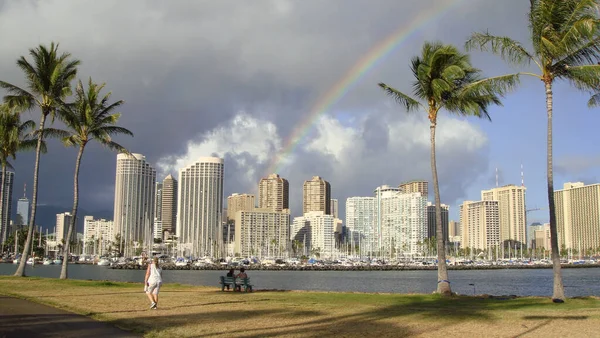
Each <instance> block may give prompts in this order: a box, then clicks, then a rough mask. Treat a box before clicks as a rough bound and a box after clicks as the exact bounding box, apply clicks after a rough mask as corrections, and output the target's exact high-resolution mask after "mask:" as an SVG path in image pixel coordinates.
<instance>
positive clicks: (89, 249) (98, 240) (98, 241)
mask: <svg viewBox="0 0 600 338" xmlns="http://www.w3.org/2000/svg"><path fill="white" fill-rule="evenodd" d="M83 220H84V222H83V252H84V253H85V254H106V253H108V247H109V246H110V245H111V243H112V242H113V241H114V240H115V231H114V230H115V228H114V222H113V221H109V220H105V219H103V218H102V219H94V216H85V217H84V218H83ZM57 229H58V227H57Z"/></svg>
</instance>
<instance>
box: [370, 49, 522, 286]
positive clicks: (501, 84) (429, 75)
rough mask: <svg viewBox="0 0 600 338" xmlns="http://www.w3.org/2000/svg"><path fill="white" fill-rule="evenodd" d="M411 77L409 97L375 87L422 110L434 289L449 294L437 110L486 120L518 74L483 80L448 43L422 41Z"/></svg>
mask: <svg viewBox="0 0 600 338" xmlns="http://www.w3.org/2000/svg"><path fill="white" fill-rule="evenodd" d="M411 70H412V73H413V76H414V77H415V80H414V81H413V83H412V88H413V96H412V97H411V96H409V95H407V94H404V93H402V92H400V91H399V90H397V89H394V88H392V87H389V86H388V85H386V84H385V83H380V84H379V86H380V87H381V88H383V90H384V91H385V92H386V93H387V94H388V95H390V96H391V97H393V98H394V99H395V100H396V101H397V102H398V103H399V104H400V105H402V106H403V107H404V109H405V110H406V111H407V112H410V111H418V110H423V111H425V112H426V113H427V116H428V118H429V122H430V127H429V130H430V140H431V173H432V176H433V191H434V194H435V217H436V224H437V225H438V226H437V227H436V238H437V256H438V283H437V292H438V293H439V294H441V295H444V296H450V295H451V294H452V291H451V289H450V282H449V280H448V270H447V265H446V249H445V243H444V236H443V232H442V226H441V224H442V209H441V201H440V187H439V182H438V174H437V165H436V155H435V131H436V127H437V118H438V113H439V112H440V110H442V109H445V110H446V111H447V112H449V113H453V114H457V115H459V116H476V117H479V118H482V117H483V118H487V119H490V116H489V114H488V107H489V106H491V105H501V102H500V97H501V96H503V95H504V94H505V93H506V92H507V91H508V90H509V89H511V88H512V87H513V86H514V85H515V83H516V82H517V81H518V79H519V78H518V74H514V75H504V76H499V77H494V78H487V79H484V78H482V77H481V71H480V70H479V69H477V68H474V67H473V66H472V65H471V61H470V58H469V56H468V55H467V54H464V53H462V52H460V51H459V50H458V49H457V48H456V47H454V46H452V45H444V44H442V43H440V42H433V43H432V42H425V44H424V45H423V49H422V51H421V56H416V57H414V58H413V59H412V60H411Z"/></svg>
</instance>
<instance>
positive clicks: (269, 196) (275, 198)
mask: <svg viewBox="0 0 600 338" xmlns="http://www.w3.org/2000/svg"><path fill="white" fill-rule="evenodd" d="M289 201H290V183H289V182H288V180H286V179H285V178H283V177H280V176H279V175H277V174H271V175H269V176H267V177H265V178H262V179H261V180H260V182H259V183H258V207H259V208H260V209H270V210H273V211H276V212H281V211H282V210H283V209H289V208H290V202H289ZM233 217H235V215H234V216H233Z"/></svg>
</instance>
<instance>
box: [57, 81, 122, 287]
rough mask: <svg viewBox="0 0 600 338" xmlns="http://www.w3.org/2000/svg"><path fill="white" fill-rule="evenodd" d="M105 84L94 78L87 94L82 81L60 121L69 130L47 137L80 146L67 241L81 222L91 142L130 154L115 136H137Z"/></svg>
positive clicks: (62, 274)
mask: <svg viewBox="0 0 600 338" xmlns="http://www.w3.org/2000/svg"><path fill="white" fill-rule="evenodd" d="M103 88H104V84H101V85H98V84H96V83H94V82H93V81H92V79H91V78H90V79H89V81H88V88H87V91H86V90H85V88H84V86H83V83H82V82H81V80H80V81H79V82H78V83H77V87H76V89H75V101H74V102H73V103H69V104H65V105H63V106H62V107H61V109H60V111H59V114H58V116H59V118H60V119H61V120H62V121H63V122H64V123H65V125H66V127H67V129H68V130H67V131H65V130H60V129H54V128H48V129H46V131H45V132H46V133H47V136H62V141H63V144H64V145H65V146H67V147H78V148H79V149H78V152H77V159H76V160H75V175H74V176H73V210H72V212H71V215H73V216H72V217H71V221H70V224H69V230H68V232H67V238H69V239H70V238H71V236H72V235H73V231H74V229H75V223H76V221H77V208H78V205H79V169H80V167H81V159H82V157H83V152H84V150H85V148H86V146H87V145H88V144H89V143H90V142H93V141H95V142H98V143H100V144H101V145H103V146H105V147H107V148H108V149H110V150H113V151H118V152H123V153H129V152H128V151H127V149H125V147H123V146H122V145H120V144H118V143H116V142H115V141H113V139H112V136H114V135H119V134H125V135H129V136H133V133H132V132H131V131H129V130H128V129H125V128H123V127H119V126H117V122H118V121H119V118H120V117H121V114H120V113H115V112H114V111H115V109H117V108H118V107H119V106H121V105H122V104H123V101H122V100H119V101H116V102H113V103H109V100H110V96H111V93H110V92H109V93H107V94H106V95H104V96H101V95H100V92H101V91H102V89H103ZM68 256H69V246H66V247H65V250H64V259H63V263H62V269H61V272H60V279H66V278H68V274H67V266H68V259H67V257H68Z"/></svg>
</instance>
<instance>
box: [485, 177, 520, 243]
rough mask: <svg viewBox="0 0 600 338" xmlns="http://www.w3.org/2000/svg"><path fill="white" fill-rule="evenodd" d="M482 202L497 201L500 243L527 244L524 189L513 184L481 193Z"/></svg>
mask: <svg viewBox="0 0 600 338" xmlns="http://www.w3.org/2000/svg"><path fill="white" fill-rule="evenodd" d="M481 199H482V200H484V201H498V211H499V213H500V241H501V242H503V243H504V242H505V241H517V242H521V243H522V244H525V245H526V244H527V229H526V225H527V215H526V213H525V187H523V186H516V185H514V184H509V185H505V186H503V187H499V188H493V189H490V190H484V191H482V192H481Z"/></svg>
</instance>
